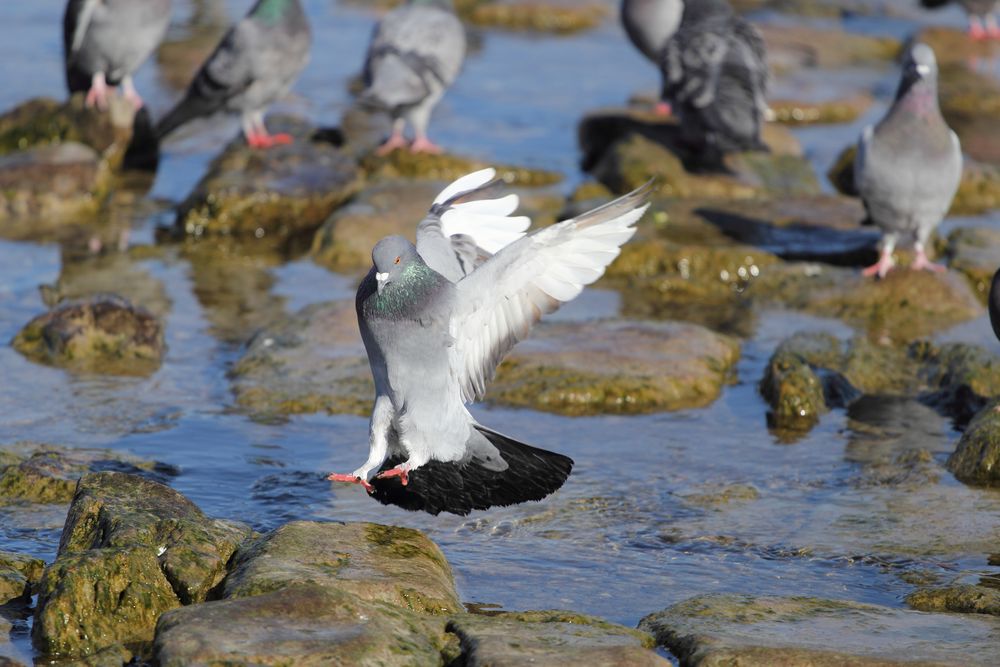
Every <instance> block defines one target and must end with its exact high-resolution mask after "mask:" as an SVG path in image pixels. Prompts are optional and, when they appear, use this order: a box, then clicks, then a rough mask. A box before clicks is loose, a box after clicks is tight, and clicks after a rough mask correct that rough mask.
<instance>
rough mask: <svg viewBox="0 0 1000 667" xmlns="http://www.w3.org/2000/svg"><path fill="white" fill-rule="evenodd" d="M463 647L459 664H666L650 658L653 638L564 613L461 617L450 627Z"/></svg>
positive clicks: (617, 666) (610, 666)
mask: <svg viewBox="0 0 1000 667" xmlns="http://www.w3.org/2000/svg"><path fill="white" fill-rule="evenodd" d="M448 631H449V632H452V633H454V634H455V635H457V636H458V638H459V640H460V642H461V651H462V653H461V657H462V660H463V662H462V663H461V664H463V665H466V666H467V667H485V666H487V665H529V664H530V665H538V666H539V667H544V666H550V665H551V666H552V667H556V666H559V665H566V664H579V665H588V666H594V667H625V666H626V665H629V666H633V665H634V666H635V667H647V666H648V667H653V666H659V665H663V666H666V665H668V664H670V663H669V662H667V661H666V660H665V659H663V658H661V657H660V656H658V655H656V654H655V653H653V652H652V651H651V650H649V649H650V648H652V646H653V638H652V637H651V636H650V635H648V634H646V633H644V632H639V631H637V630H632V629H630V628H625V627H622V626H620V625H615V624H614V623H608V622H606V621H602V620H600V619H597V618H594V617H592V616H584V615H583V614H574V613H572V612H564V611H528V612H508V613H500V614H490V615H486V616H482V615H474V614H462V615H460V616H454V617H452V618H451V620H449V621H448Z"/></svg>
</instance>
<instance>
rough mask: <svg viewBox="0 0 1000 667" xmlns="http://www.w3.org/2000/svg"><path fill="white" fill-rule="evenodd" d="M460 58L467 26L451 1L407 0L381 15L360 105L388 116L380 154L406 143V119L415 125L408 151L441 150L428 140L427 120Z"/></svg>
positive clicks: (445, 88) (450, 79) (459, 67)
mask: <svg viewBox="0 0 1000 667" xmlns="http://www.w3.org/2000/svg"><path fill="white" fill-rule="evenodd" d="M464 60H465V28H463V27H462V22H461V21H459V20H458V17H457V16H455V13H454V11H453V9H452V5H451V2H450V0H410V1H409V2H408V3H407V4H406V5H403V6H402V7H398V8H396V9H394V10H392V11H391V12H389V13H388V14H386V15H385V17H384V18H383V19H382V20H381V21H380V22H379V24H378V25H377V26H376V27H375V32H374V34H373V35H372V40H371V44H370V45H369V46H368V54H367V56H366V57H365V64H364V71H363V79H364V84H365V90H364V92H362V93H361V96H360V98H359V102H360V104H361V106H363V107H367V108H370V109H376V110H379V111H383V112H386V113H388V114H389V116H390V117H391V118H392V134H391V135H390V136H389V139H388V140H386V142H385V143H384V144H382V146H381V147H380V148H379V149H378V153H379V154H380V155H385V154H387V153H390V152H392V151H394V150H396V149H397V148H403V147H405V146H406V145H407V143H406V140H405V138H404V136H403V132H404V130H405V126H406V122H407V121H409V123H410V124H411V125H413V133H414V140H413V143H412V144H410V150H411V151H413V152H415V153H420V152H425V153H440V152H441V148H440V147H439V146H437V145H436V144H434V143H433V142H431V141H430V139H428V138H427V124H428V123H429V122H430V117H431V111H433V109H434V106H435V105H436V104H437V103H438V101H439V100H440V99H441V97H442V96H443V95H444V92H445V90H447V89H448V87H450V86H451V84H452V83H454V81H455V78H456V77H457V76H458V72H459V70H461V68H462V62H463V61H464Z"/></svg>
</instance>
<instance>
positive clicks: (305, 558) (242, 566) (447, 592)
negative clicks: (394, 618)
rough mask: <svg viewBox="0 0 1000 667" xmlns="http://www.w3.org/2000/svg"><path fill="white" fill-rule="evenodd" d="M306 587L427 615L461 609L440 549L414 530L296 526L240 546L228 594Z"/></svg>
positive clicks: (361, 525) (295, 523)
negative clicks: (300, 585) (336, 592)
mask: <svg viewBox="0 0 1000 667" xmlns="http://www.w3.org/2000/svg"><path fill="white" fill-rule="evenodd" d="M293 584H308V585H309V586H310V587H313V588H316V587H318V588H323V589H329V590H336V591H338V592H341V593H347V594H348V595H350V596H351V597H352V598H354V599H356V600H360V601H365V602H384V603H389V604H392V605H395V606H397V607H401V608H404V609H408V610H410V611H414V612H419V613H428V614H446V613H454V612H455V611H457V610H459V609H461V608H462V606H461V603H460V602H459V601H458V594H457V593H456V592H455V584H454V582H453V580H452V576H451V568H449V567H448V562H447V561H446V560H445V558H444V555H443V554H442V553H441V550H440V549H439V548H438V547H437V545H436V544H434V543H433V542H431V541H430V540H429V539H427V537H426V536H424V534H423V533H421V532H420V531H417V530H413V529H411V528H401V527H397V526H381V525H378V524H373V523H348V524H341V523H317V522H311V521H293V522H291V523H287V524H285V525H284V526H281V527H280V528H277V529H276V530H274V531H272V532H270V533H268V534H267V535H265V536H264V537H262V538H260V539H258V540H256V541H254V542H253V543H251V544H248V545H246V546H244V547H243V548H241V549H240V550H239V551H238V552H237V553H236V556H235V558H234V559H233V564H232V567H231V573H230V574H229V576H228V577H227V578H226V581H225V584H224V587H223V590H222V593H223V597H226V598H245V597H251V596H255V595H262V594H265V593H270V592H273V591H276V590H281V589H284V588H287V587H289V586H291V585H293Z"/></svg>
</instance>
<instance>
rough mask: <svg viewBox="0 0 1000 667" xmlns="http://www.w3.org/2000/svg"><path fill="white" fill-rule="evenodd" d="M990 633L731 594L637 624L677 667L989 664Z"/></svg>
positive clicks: (875, 611) (893, 612)
mask: <svg viewBox="0 0 1000 667" xmlns="http://www.w3.org/2000/svg"><path fill="white" fill-rule="evenodd" d="M873 627H878V632H877V633H874V634H873V633H872V628H873ZM992 627H993V626H992V624H989V623H987V622H985V619H984V620H982V621H980V620H978V619H977V620H976V621H973V620H972V619H969V618H965V619H961V618H957V617H954V616H949V615H945V614H939V615H934V616H928V615H926V614H921V613H919V612H913V611H905V610H900V609H893V608H890V607H880V606H876V605H868V604H860V603H856V602H847V601H841V600H825V599H819V598H807V597H754V596H750V595H733V594H728V595H720V594H717V595H701V596H698V597H695V598H691V599H689V600H686V601H684V602H681V603H679V604H676V605H674V606H672V607H669V608H667V609H665V610H664V611H661V612H657V613H654V614H650V615H649V616H646V617H645V618H643V619H642V621H640V623H639V628H640V629H641V630H645V631H647V632H650V633H652V634H653V635H654V636H655V637H656V640H657V642H658V643H660V644H661V645H663V646H666V647H667V648H669V649H670V651H671V652H672V653H673V654H674V655H675V656H677V657H678V658H679V659H680V661H681V664H682V665H723V664H739V665H745V666H747V667H751V666H756V665H761V666H763V665H776V664H780V665H789V666H791V665H801V666H802V667H805V666H806V665H810V666H812V667H833V666H834V665H845V664H850V665H858V666H862V665H863V666H872V667H875V666H879V667H889V666H890V665H900V666H902V665H914V664H922V665H932V664H933V665H940V664H956V663H961V664H975V665H987V664H993V663H995V662H996V660H997V659H998V658H1000V649H998V648H997V646H996V644H995V642H992V641H989V640H988V639H986V637H987V636H989V635H990V633H991V632H992V630H991V628H992Z"/></svg>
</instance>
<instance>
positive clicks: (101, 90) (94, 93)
mask: <svg viewBox="0 0 1000 667" xmlns="http://www.w3.org/2000/svg"><path fill="white" fill-rule="evenodd" d="M85 104H86V105H87V107H89V108H93V107H97V108H98V109H100V110H101V111H104V110H105V109H107V108H108V84H107V82H106V81H105V80H104V73H103V72H98V73H97V74H95V75H94V77H93V79H91V81H90V90H88V91H87V98H86V100H85Z"/></svg>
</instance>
